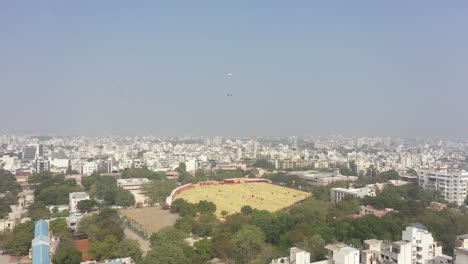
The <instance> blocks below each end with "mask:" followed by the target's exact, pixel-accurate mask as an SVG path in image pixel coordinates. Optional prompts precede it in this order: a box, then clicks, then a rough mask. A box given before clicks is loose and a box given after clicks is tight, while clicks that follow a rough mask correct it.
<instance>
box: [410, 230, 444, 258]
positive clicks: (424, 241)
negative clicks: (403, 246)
mask: <svg viewBox="0 0 468 264" xmlns="http://www.w3.org/2000/svg"><path fill="white" fill-rule="evenodd" d="M401 238H402V239H403V240H405V241H409V242H411V252H412V254H411V263H412V264H428V263H430V262H431V261H433V260H434V259H435V258H436V257H437V256H442V245H441V244H440V243H438V242H436V241H434V238H433V237H432V234H431V233H430V232H429V231H427V229H426V227H425V226H424V225H422V224H420V223H414V224H411V225H410V226H407V227H406V229H405V230H403V232H402V233H401Z"/></svg>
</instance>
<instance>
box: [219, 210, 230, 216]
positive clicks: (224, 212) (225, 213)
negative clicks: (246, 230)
mask: <svg viewBox="0 0 468 264" xmlns="http://www.w3.org/2000/svg"><path fill="white" fill-rule="evenodd" d="M228 214H229V213H228V211H226V210H222V211H221V216H222V217H223V218H226V216H227V215H228Z"/></svg>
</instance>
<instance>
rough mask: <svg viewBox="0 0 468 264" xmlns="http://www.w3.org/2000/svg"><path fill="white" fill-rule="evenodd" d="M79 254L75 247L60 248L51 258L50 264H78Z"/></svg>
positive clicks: (79, 261)
mask: <svg viewBox="0 0 468 264" xmlns="http://www.w3.org/2000/svg"><path fill="white" fill-rule="evenodd" d="M81 258H82V256H81V252H80V251H78V250H77V249H76V248H75V247H73V246H69V245H65V246H60V247H59V248H58V250H57V252H56V253H55V255H54V257H53V258H52V263H54V264H62V263H67V264H80V263H81Z"/></svg>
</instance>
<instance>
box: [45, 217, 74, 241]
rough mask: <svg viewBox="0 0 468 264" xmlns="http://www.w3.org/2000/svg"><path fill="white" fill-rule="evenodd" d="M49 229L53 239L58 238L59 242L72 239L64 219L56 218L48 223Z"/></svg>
mask: <svg viewBox="0 0 468 264" xmlns="http://www.w3.org/2000/svg"><path fill="white" fill-rule="evenodd" d="M49 229H50V231H51V232H52V234H53V235H54V236H55V237H59V238H60V241H61V242H65V241H68V240H70V239H71V238H72V233H71V230H70V228H68V225H67V221H66V220H65V218H57V219H55V220H53V221H50V222H49Z"/></svg>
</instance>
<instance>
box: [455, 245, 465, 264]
mask: <svg viewBox="0 0 468 264" xmlns="http://www.w3.org/2000/svg"><path fill="white" fill-rule="evenodd" d="M454 257H455V258H454V261H455V262H454V264H466V263H468V248H461V247H460V248H456V249H455V250H454Z"/></svg>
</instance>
